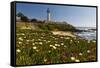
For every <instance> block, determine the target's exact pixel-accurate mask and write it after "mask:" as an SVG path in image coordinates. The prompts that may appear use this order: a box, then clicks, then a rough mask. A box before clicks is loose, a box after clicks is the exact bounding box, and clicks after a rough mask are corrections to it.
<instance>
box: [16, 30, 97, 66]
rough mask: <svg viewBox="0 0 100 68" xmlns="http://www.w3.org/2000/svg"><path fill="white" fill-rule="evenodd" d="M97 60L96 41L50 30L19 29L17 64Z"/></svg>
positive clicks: (17, 33)
mask: <svg viewBox="0 0 100 68" xmlns="http://www.w3.org/2000/svg"><path fill="white" fill-rule="evenodd" d="M95 60H96V41H95V40H90V41H89V40H86V39H81V38H78V37H77V38H72V37H70V36H63V35H53V34H52V33H51V32H49V31H35V30H34V31H33V30H31V29H17V31H16V65H32V64H52V63H53V64H54V63H65V62H66V63H67V62H83V61H95Z"/></svg>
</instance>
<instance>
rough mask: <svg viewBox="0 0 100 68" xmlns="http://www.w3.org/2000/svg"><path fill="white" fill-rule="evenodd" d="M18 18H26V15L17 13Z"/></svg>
mask: <svg viewBox="0 0 100 68" xmlns="http://www.w3.org/2000/svg"><path fill="white" fill-rule="evenodd" d="M16 16H18V17H24V14H23V13H21V12H19V13H17V15H16Z"/></svg>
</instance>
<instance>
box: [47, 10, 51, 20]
mask: <svg viewBox="0 0 100 68" xmlns="http://www.w3.org/2000/svg"><path fill="white" fill-rule="evenodd" d="M50 20H51V12H50V10H49V8H48V9H47V21H50Z"/></svg>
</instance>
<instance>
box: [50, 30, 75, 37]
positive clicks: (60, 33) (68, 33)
mask: <svg viewBox="0 0 100 68" xmlns="http://www.w3.org/2000/svg"><path fill="white" fill-rule="evenodd" d="M51 32H52V33H53V34H54V35H64V36H71V37H76V36H75V35H74V34H72V32H64V31H51Z"/></svg>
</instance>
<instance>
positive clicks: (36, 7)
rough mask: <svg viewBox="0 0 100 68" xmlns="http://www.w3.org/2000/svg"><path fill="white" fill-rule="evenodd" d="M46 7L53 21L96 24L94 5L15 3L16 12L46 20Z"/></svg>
mask: <svg viewBox="0 0 100 68" xmlns="http://www.w3.org/2000/svg"><path fill="white" fill-rule="evenodd" d="M47 8H49V9H50V11H51V20H53V21H66V22H68V23H69V24H72V25H74V26H77V27H95V26H96V8H95V7H78V6H77V7H76V6H62V5H46V4H44V5H43V4H30V3H17V4H16V13H18V12H22V13H23V14H24V15H25V16H27V17H29V18H36V19H40V20H46V19H47Z"/></svg>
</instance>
